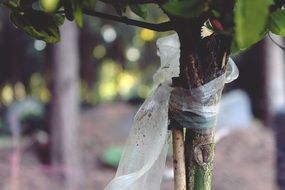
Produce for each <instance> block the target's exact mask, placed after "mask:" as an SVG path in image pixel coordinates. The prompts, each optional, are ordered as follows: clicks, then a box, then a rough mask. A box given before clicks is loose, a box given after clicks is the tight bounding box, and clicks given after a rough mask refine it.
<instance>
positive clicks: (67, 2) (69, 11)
mask: <svg viewBox="0 0 285 190" xmlns="http://www.w3.org/2000/svg"><path fill="white" fill-rule="evenodd" d="M62 5H63V7H64V12H65V16H66V18H67V19H68V20H70V21H73V20H74V15H73V10H74V9H73V8H74V3H73V0H62Z"/></svg>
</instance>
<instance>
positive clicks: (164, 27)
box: [82, 9, 173, 32]
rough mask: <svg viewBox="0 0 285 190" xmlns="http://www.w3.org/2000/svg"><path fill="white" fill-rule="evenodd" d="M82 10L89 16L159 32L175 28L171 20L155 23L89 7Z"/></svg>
mask: <svg viewBox="0 0 285 190" xmlns="http://www.w3.org/2000/svg"><path fill="white" fill-rule="evenodd" d="M82 11H83V13H84V14H86V15H89V16H94V17H99V18H102V19H107V20H112V21H116V22H121V23H124V24H128V25H132V26H138V27H141V28H146V29H149V30H154V31H157V32H166V31H170V30H173V27H172V25H171V23H170V22H163V23H159V24H154V23H147V22H142V21H138V20H133V19H129V18H127V17H125V16H114V15H109V14H105V13H101V12H96V11H92V10H88V9H83V10H82Z"/></svg>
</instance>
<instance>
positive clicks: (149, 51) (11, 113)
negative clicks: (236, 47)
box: [0, 5, 285, 190]
mask: <svg viewBox="0 0 285 190" xmlns="http://www.w3.org/2000/svg"><path fill="white" fill-rule="evenodd" d="M98 9H99V10H101V11H102V12H108V13H110V14H112V13H114V10H113V9H112V8H109V7H104V6H100V5H99V8H98ZM150 13H151V14H150V16H149V17H150V18H149V19H150V20H151V21H154V22H161V21H164V20H165V18H164V17H159V15H161V14H159V13H157V12H154V11H153V12H152V11H151V12H150ZM131 16H132V17H134V18H136V19H139V18H137V17H136V16H135V15H131ZM61 33H62V38H61V42H60V43H58V44H55V45H49V44H46V43H45V42H43V41H39V40H34V39H31V38H30V37H28V36H27V35H26V34H24V33H23V32H22V31H19V30H17V29H16V28H15V27H14V26H13V25H12V24H11V23H10V21H9V14H8V12H6V11H5V10H2V9H1V10H0V189H1V190H47V189H53V190H59V189H60V190H65V189H66V190H79V189H84V190H91V189H92V190H94V189H95V190H101V189H104V187H105V185H106V184H107V183H108V182H109V181H110V180H111V179H112V177H113V176H114V175H115V171H116V167H117V166H118V162H119V159H120V155H121V152H122V149H123V144H124V141H125V139H126V137H127V136H128V133H129V130H130V128H131V124H132V120H133V117H134V115H135V113H136V111H137V110H138V108H139V106H140V105H141V104H142V103H143V101H144V99H145V98H146V97H147V96H148V95H149V93H150V91H151V89H152V87H153V80H152V76H153V74H154V73H155V71H156V69H157V68H158V67H159V57H158V56H157V55H156V50H157V49H156V40H157V39H158V38H159V37H162V36H166V35H169V33H161V34H159V33H155V32H153V31H150V30H147V29H140V28H135V27H131V26H127V25H124V24H119V23H115V22H111V21H106V20H100V19H96V18H90V17H86V18H85V24H84V27H82V28H78V27H77V26H75V25H74V24H72V23H70V22H68V21H66V22H65V24H64V25H63V27H61ZM272 38H274V41H276V42H277V43H279V44H281V45H283V44H284V43H283V40H282V39H279V38H277V37H275V36H273V35H272ZM232 58H233V59H234V61H235V62H236V63H237V65H238V67H239V69H240V77H239V79H238V80H236V81H234V82H233V83H231V84H229V85H227V86H226V88H225V90H224V95H223V98H222V102H221V108H220V114H219V116H218V119H219V120H218V125H217V150H216V162H215V171H214V179H213V190H229V189H231V190H243V189H244V190H247V189H250V190H271V189H272V190H274V189H277V184H279V186H280V189H285V186H284V185H285V182H284V181H285V175H284V173H285V162H284V158H285V138H284V139H283V134H284V135H285V125H284V124H285V116H284V108H285V106H284V104H285V89H284V88H285V83H284V75H285V70H284V60H285V59H284V52H283V50H282V49H281V48H280V47H278V46H276V45H275V44H274V43H273V42H272V40H271V39H269V38H266V39H265V40H263V41H261V42H259V43H258V44H257V45H255V46H254V47H252V48H250V49H249V50H247V51H245V52H242V53H240V54H238V55H233V56H232ZM283 128H284V129H283ZM282 155H284V156H282ZM282 187H283V188H282ZM162 189H164V190H171V189H173V171H172V160H171V150H170V151H169V157H168V161H167V166H166V169H165V173H164V179H163V184H162Z"/></svg>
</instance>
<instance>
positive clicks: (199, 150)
mask: <svg viewBox="0 0 285 190" xmlns="http://www.w3.org/2000/svg"><path fill="white" fill-rule="evenodd" d="M171 21H172V23H173V25H174V28H175V29H176V32H177V33H178V36H179V39H180V44H181V47H180V50H181V53H180V76H179V78H175V79H174V80H173V86H174V87H182V88H185V89H188V90H190V89H192V88H197V87H200V86H202V85H204V84H206V83H207V82H209V81H211V80H213V79H215V78H217V77H219V76H220V75H222V74H223V73H224V71H225V69H226V60H227V58H228V55H229V51H230V44H231V39H230V38H229V37H225V36H223V35H219V34H216V35H212V36H209V37H206V38H204V39H202V38H201V27H202V26H203V24H204V22H205V21H206V19H205V18H204V19H203V18H198V19H177V18H173V17H172V18H171ZM187 114H190V115H191V114H192V115H193V113H187ZM190 117H191V116H190ZM195 117H199V116H195ZM172 119H174V120H175V118H172ZM212 125H213V126H212V127H210V128H207V129H195V128H193V126H182V127H185V128H186V135H185V162H186V187H187V190H210V189H211V179H212V170H213V160H214V150H215V141H214V134H215V126H214V125H215V123H214V122H213V123H212Z"/></svg>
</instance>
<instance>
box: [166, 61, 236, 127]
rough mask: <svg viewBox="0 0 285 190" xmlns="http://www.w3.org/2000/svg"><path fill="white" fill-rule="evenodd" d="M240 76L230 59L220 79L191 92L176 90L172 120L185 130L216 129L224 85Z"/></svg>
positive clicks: (173, 97) (173, 98) (174, 90)
mask: <svg viewBox="0 0 285 190" xmlns="http://www.w3.org/2000/svg"><path fill="white" fill-rule="evenodd" d="M238 74H239V72H238V69H237V67H236V65H235V63H234V62H233V60H232V59H231V58H230V59H229V61H228V64H227V69H226V72H225V73H224V74H223V75H221V76H220V77H218V78H216V79H214V80H212V81H210V82H208V83H206V84H205V85H203V86H201V87H198V88H194V89H191V90H187V89H184V88H174V89H173V90H172V92H171V98H170V103H169V105H170V107H169V109H170V113H171V116H172V118H173V119H175V120H176V121H177V122H178V123H179V124H180V126H181V127H183V128H195V129H207V128H212V127H214V126H215V125H216V120H217V119H216V116H217V113H218V110H219V102H220V98H221V95H222V91H223V88H224V84H225V83H228V82H231V81H233V80H235V79H236V78H237V77H238Z"/></svg>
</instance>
